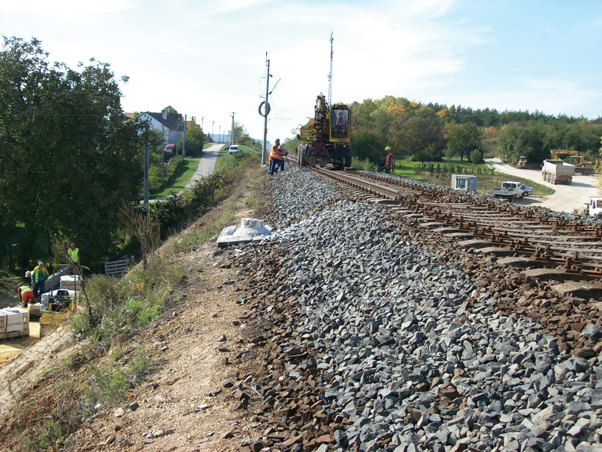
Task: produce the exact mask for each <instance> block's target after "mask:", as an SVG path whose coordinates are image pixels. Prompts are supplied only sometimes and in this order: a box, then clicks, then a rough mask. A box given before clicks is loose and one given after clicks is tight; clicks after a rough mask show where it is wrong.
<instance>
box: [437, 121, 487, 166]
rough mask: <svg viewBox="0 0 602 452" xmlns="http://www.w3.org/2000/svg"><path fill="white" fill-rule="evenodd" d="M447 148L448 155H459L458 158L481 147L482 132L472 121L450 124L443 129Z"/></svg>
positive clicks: (461, 158) (462, 157)
mask: <svg viewBox="0 0 602 452" xmlns="http://www.w3.org/2000/svg"><path fill="white" fill-rule="evenodd" d="M445 138H446V139H447V149H448V151H449V154H450V155H459V156H460V160H463V159H464V157H465V156H468V155H469V153H470V152H471V151H472V150H474V149H477V150H480V149H481V140H482V139H483V132H482V131H481V129H479V128H478V127H477V126H476V125H475V124H474V123H472V122H467V123H465V124H450V125H449V126H448V127H447V128H446V129H445Z"/></svg>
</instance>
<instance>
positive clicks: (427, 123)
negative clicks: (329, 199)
mask: <svg viewBox="0 0 602 452" xmlns="http://www.w3.org/2000/svg"><path fill="white" fill-rule="evenodd" d="M350 108H351V111H352V115H353V120H352V130H351V131H352V134H351V140H352V148H353V152H354V156H356V157H357V158H360V159H368V160H370V161H372V162H378V161H380V160H382V158H383V149H384V147H385V146H391V147H392V148H393V149H394V151H395V154H396V156H397V157H398V158H399V157H412V158H413V159H414V160H416V161H421V162H425V161H441V159H442V158H443V156H448V157H453V156H459V157H460V158H461V159H464V158H465V157H467V158H469V159H470V160H471V161H472V160H474V158H479V159H480V157H481V156H482V155H483V154H484V153H485V152H489V153H493V154H494V155H498V156H500V157H502V158H504V159H506V160H507V161H509V162H510V163H516V162H517V161H518V159H519V157H520V156H522V155H524V156H526V157H527V159H528V161H529V162H530V163H532V164H540V163H542V162H543V160H544V159H546V158H549V157H550V150H551V149H575V150H578V151H580V153H582V154H583V155H584V156H585V157H586V158H588V159H590V160H595V159H598V158H599V155H598V148H599V147H600V137H601V136H602V118H597V119H595V120H588V119H585V118H575V117H571V116H566V115H558V116H553V115H546V114H544V113H542V112H539V111H535V112H533V113H531V112H528V111H503V112H498V111H497V110H495V109H489V108H487V109H482V110H481V109H477V110H473V109H471V108H469V107H462V106H457V107H456V106H454V105H452V106H451V107H447V106H446V105H442V104H437V103H428V104H422V103H419V102H415V101H410V100H408V99H406V98H404V97H394V96H386V97H384V98H382V99H377V100H372V99H365V100H364V101H362V102H361V103H360V102H353V103H352V104H351V105H350ZM473 151H478V152H475V153H473ZM471 154H472V155H473V156H474V157H473V158H471Z"/></svg>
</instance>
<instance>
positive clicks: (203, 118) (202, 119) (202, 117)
mask: <svg viewBox="0 0 602 452" xmlns="http://www.w3.org/2000/svg"><path fill="white" fill-rule="evenodd" d="M204 120H205V117H204V116H201V130H203V121H204Z"/></svg>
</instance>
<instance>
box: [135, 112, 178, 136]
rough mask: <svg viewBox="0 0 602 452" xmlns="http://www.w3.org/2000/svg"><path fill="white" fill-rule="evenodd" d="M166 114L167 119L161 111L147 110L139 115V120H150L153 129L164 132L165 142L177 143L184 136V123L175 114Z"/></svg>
mask: <svg viewBox="0 0 602 452" xmlns="http://www.w3.org/2000/svg"><path fill="white" fill-rule="evenodd" d="M166 116H167V119H163V117H162V116H161V113H151V112H148V111H147V112H144V113H141V114H140V115H139V116H138V121H140V122H144V121H148V123H149V125H150V127H151V129H153V130H157V131H159V132H161V133H162V134H163V143H165V144H169V143H173V144H177V143H178V141H179V140H181V139H183V138H184V123H183V122H181V121H178V120H177V119H176V118H174V117H173V116H169V115H166Z"/></svg>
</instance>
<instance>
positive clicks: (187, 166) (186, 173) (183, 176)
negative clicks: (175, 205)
mask: <svg viewBox="0 0 602 452" xmlns="http://www.w3.org/2000/svg"><path fill="white" fill-rule="evenodd" d="M200 161H201V159H200V158H199V157H184V161H183V162H182V165H181V166H180V167H179V168H178V170H177V171H176V173H175V174H174V178H173V182H172V183H171V184H170V185H168V186H167V187H165V188H164V189H163V190H161V191H160V192H157V193H154V194H153V198H163V197H165V196H169V195H171V194H172V192H176V193H177V192H179V191H180V190H183V189H184V187H185V186H186V184H187V183H188V181H189V180H190V178H191V177H192V175H193V174H194V172H195V171H196V169H197V167H198V166H199V162H200Z"/></svg>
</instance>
